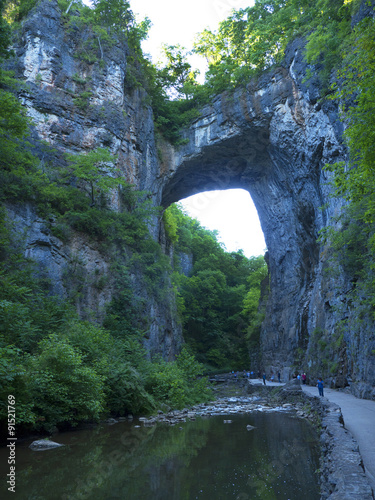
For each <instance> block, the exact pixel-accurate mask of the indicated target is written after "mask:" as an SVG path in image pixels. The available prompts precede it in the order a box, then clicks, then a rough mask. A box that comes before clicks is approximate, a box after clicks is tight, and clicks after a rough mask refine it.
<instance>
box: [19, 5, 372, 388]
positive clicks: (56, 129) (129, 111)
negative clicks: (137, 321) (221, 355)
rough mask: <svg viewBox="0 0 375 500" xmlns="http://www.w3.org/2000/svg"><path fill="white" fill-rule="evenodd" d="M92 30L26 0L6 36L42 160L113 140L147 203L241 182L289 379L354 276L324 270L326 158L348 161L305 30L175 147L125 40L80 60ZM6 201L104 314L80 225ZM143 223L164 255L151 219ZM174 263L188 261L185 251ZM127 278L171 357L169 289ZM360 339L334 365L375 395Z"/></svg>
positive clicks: (271, 357) (95, 259) (150, 345)
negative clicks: (132, 73)
mask: <svg viewBox="0 0 375 500" xmlns="http://www.w3.org/2000/svg"><path fill="white" fill-rule="evenodd" d="M90 36H91V35H90V33H86V32H84V33H83V32H81V31H80V30H79V29H78V28H77V29H73V30H72V31H71V32H70V33H69V36H68V35H67V33H66V31H65V29H64V25H63V21H62V18H61V12H60V10H59V8H58V4H57V1H56V0H52V1H43V2H41V3H40V4H39V5H38V6H37V7H36V8H35V9H33V11H32V12H31V15H30V16H29V18H28V19H27V20H26V22H25V23H24V25H23V27H22V28H21V29H20V37H19V39H18V41H17V42H15V46H14V49H15V53H16V58H15V60H14V61H13V63H12V64H13V67H14V69H15V70H16V74H17V76H19V77H21V78H23V79H24V80H25V81H26V82H27V87H26V86H25V88H24V89H23V91H22V92H21V95H20V97H21V99H22V101H23V103H24V105H25V107H26V108H27V111H28V114H29V115H30V116H31V117H32V118H33V119H34V123H35V130H34V135H35V136H38V137H39V138H42V139H45V140H46V141H47V142H48V143H50V144H51V145H52V146H53V147H54V148H55V150H54V151H49V152H48V153H46V154H47V156H48V157H49V160H51V161H53V163H54V165H56V166H58V167H60V168H64V165H65V162H64V158H63V153H64V152H81V151H85V150H86V149H89V148H92V147H97V146H106V147H109V148H110V149H111V151H112V152H113V153H117V154H118V155H119V161H118V166H119V167H120V169H121V171H122V173H123V175H124V177H125V178H126V179H127V180H128V181H129V182H131V183H133V184H134V185H135V187H136V188H138V189H141V190H145V191H148V192H149V193H150V196H151V197H152V199H153V202H154V203H155V205H159V204H162V205H163V206H167V205H169V204H170V203H172V202H174V201H178V200H179V199H181V198H183V197H186V196H189V195H191V194H194V193H197V192H201V191H203V190H212V189H228V188H233V187H241V188H244V189H246V190H248V191H249V193H250V194H251V196H252V198H253V200H254V203H255V205H256V207H257V210H258V214H259V218H260V221H261V225H262V228H263V232H264V235H265V240H266V243H267V247H268V265H269V278H270V292H269V297H268V302H267V310H266V317H265V321H264V323H263V326H262V351H263V364H264V368H265V369H266V370H267V372H271V371H273V372H274V373H277V371H279V370H280V371H281V373H282V378H283V380H285V379H287V376H288V374H289V373H290V371H291V366H292V365H293V364H294V363H295V361H296V355H297V354H298V355H299V357H300V359H303V361H304V363H306V364H307V363H313V362H315V361H317V360H316V359H314V356H316V353H314V352H313V351H312V350H309V346H310V345H311V339H312V336H313V333H314V331H317V330H321V331H324V332H327V335H328V337H332V336H333V335H334V334H335V332H336V329H337V324H338V322H339V321H340V320H342V319H344V318H345V315H346V314H347V315H350V311H349V309H348V311H347V312H343V313H338V312H337V305H340V304H345V303H346V301H347V293H348V291H349V290H350V285H348V283H347V282H346V278H345V276H339V277H333V276H329V275H327V273H325V272H324V271H325V270H326V268H327V267H328V257H329V252H328V249H327V248H325V247H324V246H322V245H321V244H320V243H318V242H317V238H318V235H319V231H320V230H321V229H323V228H324V227H326V226H327V224H329V223H330V222H332V221H333V220H334V217H335V215H337V213H338V211H339V210H340V207H341V202H340V200H333V199H332V198H331V197H330V194H331V191H330V189H331V188H330V186H329V181H330V175H331V174H330V173H328V172H326V171H325V170H323V167H324V166H325V164H327V163H333V162H335V161H339V160H345V159H346V151H345V149H344V147H343V145H342V132H343V125H342V123H341V122H340V120H339V117H338V110H337V107H336V106H335V104H334V103H333V102H323V103H322V102H321V101H320V86H319V80H318V78H316V77H313V78H311V79H310V80H309V81H308V82H305V81H304V78H305V75H306V69H307V66H306V63H305V61H304V59H303V41H302V40H296V41H295V42H293V44H291V45H290V47H289V48H288V50H287V53H286V57H285V60H284V63H283V65H282V66H281V67H279V68H277V69H275V70H272V71H269V72H267V73H265V74H264V75H263V76H262V77H261V78H259V79H258V80H256V81H251V82H249V83H248V85H247V86H246V87H245V88H241V89H238V90H236V91H235V92H234V93H233V94H229V93H223V94H221V95H219V96H217V97H216V98H215V99H213V101H212V103H211V104H210V105H209V106H206V107H205V108H204V109H202V110H201V115H200V117H199V118H198V119H196V120H195V121H194V123H192V124H191V126H190V127H189V128H188V129H186V130H185V132H184V137H185V138H186V139H188V142H187V144H186V145H184V146H182V147H180V148H173V147H172V146H170V145H168V144H165V143H162V142H161V141H160V142H159V144H158V146H157V145H156V141H155V134H154V125H153V120H152V110H151V108H150V106H149V105H147V104H146V97H147V96H146V95H145V92H144V91H143V90H141V89H136V90H132V91H129V90H127V89H126V85H125V83H126V82H125V76H126V70H127V61H126V51H127V48H126V47H125V46H121V44H117V45H116V44H115V45H114V46H112V47H103V48H102V49H103V53H101V52H100V50H99V47H98V49H97V50H98V52H97V61H96V62H93V63H88V62H87V61H84V60H82V58H80V57H79V51H80V47H81V45H82V40H83V38H84V37H86V39H87V37H90ZM77 56H78V57H77ZM100 62H101V63H102V64H100ZM103 63H104V64H103ZM312 70H313V72H314V70H315V68H312ZM83 91H91V92H92V94H91V97H90V98H89V99H88V102H87V104H88V106H87V107H82V106H81V107H80V106H78V105H77V99H78V98H79V97H80V95H81V93H82V92H83ZM118 204H119V200H118V199H117V198H116V196H115V195H114V196H113V198H112V199H111V206H112V208H113V209H114V210H116V209H117V208H118ZM12 210H13V212H14V213H15V217H16V218H17V220H18V221H21V220H24V223H25V227H26V228H27V252H28V255H29V256H31V257H33V258H34V259H35V260H37V262H38V265H39V266H40V268H41V269H42V270H43V271H44V272H46V273H47V274H48V276H50V277H53V278H54V287H55V291H56V292H58V293H60V294H62V295H64V293H67V289H66V286H65V285H64V282H63V279H62V276H63V273H64V270H66V266H67V262H71V261H72V258H73V256H74V259H75V262H82V263H83V265H82V266H81V268H80V269H81V271H82V272H83V275H84V276H85V278H84V280H85V281H84V293H83V299H82V302H81V303H79V304H78V309H79V310H80V312H81V314H82V313H83V311H84V310H85V309H86V308H93V310H94V311H95V313H96V315H97V317H100V316H101V314H102V313H101V312H100V311H102V309H103V307H104V306H105V304H106V303H108V301H109V300H110V298H111V296H112V295H111V294H112V293H113V290H112V288H111V283H110V281H109V282H108V285H106V286H105V287H104V288H103V289H102V290H100V291H97V290H95V289H94V288H95V284H94V283H90V277H91V278H92V272H93V271H94V272H95V270H99V273H101V274H103V276H107V274H108V273H107V270H108V262H107V261H106V258H105V257H104V256H103V255H100V252H98V249H96V248H92V247H90V245H89V244H88V242H86V241H84V240H83V239H82V238H81V237H78V236H77V237H75V238H74V239H73V243H72V244H71V245H70V246H69V248H68V247H66V246H64V245H63V244H62V243H61V242H59V241H58V240H57V239H56V238H53V237H52V236H51V235H48V234H46V231H45V229H44V223H43V221H41V220H39V219H37V218H36V217H35V215H32V216H31V215H30V213H29V215H27V216H26V215H21V214H20V209H16V208H12ZM22 210H24V211H25V210H26V211H29V212H30V210H31V209H29V208H24V209H22ZM16 212H18V215H17V213H16ZM30 217H31V219H33V221H31V219H30ZM150 230H151V232H152V234H153V236H154V237H155V239H158V240H159V241H160V242H161V244H162V246H163V248H164V249H165V251H166V253H167V254H169V255H172V253H171V252H173V250H171V249H170V248H168V244H167V242H166V241H165V234H164V231H163V228H162V227H161V225H160V224H159V221H156V220H155V224H154V225H153V226H152V227H151V228H150ZM184 267H185V269H186V271H184V272H186V273H188V272H189V267H190V262H188V258H186V257H184ZM131 279H132V286H133V288H134V291H135V293H136V295H137V296H138V297H139V298H140V299H141V300H143V301H144V304H145V307H144V315H145V316H146V317H148V318H149V319H150V321H149V325H148V327H147V328H146V330H147V333H146V337H145V345H146V347H147V349H149V351H150V352H161V353H162V354H163V355H164V356H165V357H166V358H172V357H173V355H174V353H175V352H177V350H178V347H179V345H180V344H181V340H182V339H181V327H180V325H179V324H178V323H177V320H176V308H175V306H174V304H173V300H172V295H171V296H170V297H167V298H166V299H165V300H164V301H160V300H157V299H156V298H155V297H150V296H149V294H148V293H147V291H146V290H145V287H144V286H142V280H141V277H140V276H139V275H136V274H134V275H133V276H132V277H131ZM368 339H369V332H368V331H367V330H366V328H365V327H363V331H362V332H361V334H360V335H359V336H357V337H356V338H354V336H352V335H351V333H350V332H348V333H347V334H346V337H345V342H346V345H347V349H346V352H345V353H344V354H345V355H343V357H342V359H343V361H342V363H343V368H342V373H341V374H340V375H343V377H344V376H347V377H349V376H351V377H352V379H351V382H352V385H353V387H354V390H356V391H357V393H358V394H359V393H360V394H361V395H365V396H366V397H374V396H373V389H372V387H373V386H374V385H375V356H372V357H371V356H367V353H368V352H370V351H371V342H370V343H369V341H368ZM301 353H302V354H301ZM318 361H319V360H318ZM344 365H345V366H344ZM301 368H302V367H301ZM304 369H307V367H304ZM351 370H352V373H350V371H351ZM314 376H315V375H314ZM349 378H350V377H349Z"/></svg>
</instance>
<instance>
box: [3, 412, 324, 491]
mask: <svg viewBox="0 0 375 500" xmlns="http://www.w3.org/2000/svg"><path fill="white" fill-rule="evenodd" d="M248 426H251V427H248ZM52 440H54V441H56V442H59V443H61V444H64V446H63V447H61V448H57V449H53V450H46V451H32V450H31V449H30V448H29V447H28V446H29V444H30V443H31V441H24V442H20V443H19V444H18V445H17V447H16V493H15V494H14V495H13V496H12V498H16V499H22V500H28V499H30V500H31V499H33V500H34V499H35V500H36V499H37V500H58V499H61V500H67V499H71V500H76V499H93V500H94V499H95V500H115V499H119V500H120V499H121V500H124V499H126V500H191V499H201V500H212V499H215V500H216V499H223V500H224V499H232V498H233V499H238V500H247V499H249V500H250V499H251V500H258V499H259V500H278V499H289V500H300V499H301V498H303V499H304V500H317V499H319V497H320V495H319V484H318V476H317V474H315V471H316V470H317V469H318V467H319V442H318V436H317V434H316V433H315V431H314V429H313V428H312V426H311V425H310V424H308V423H307V422H306V421H304V420H302V419H299V418H296V416H295V414H293V413H292V412H290V411H289V412H287V411H284V412H283V411H280V412H278V411H276V412H275V411H272V412H267V411H253V412H250V413H247V414H233V413H232V414H227V415H225V414H217V415H214V416H210V417H208V416H207V415H202V416H198V417H197V418H196V419H195V420H189V419H187V421H186V422H183V421H182V422H179V423H177V424H176V425H173V426H171V425H167V424H165V423H160V422H159V423H157V424H156V425H152V426H147V425H145V423H144V422H142V421H138V420H137V419H134V420H133V421H130V422H129V421H125V422H119V423H117V424H115V425H108V424H107V425H100V426H97V427H94V428H92V429H86V430H79V431H73V432H65V433H60V434H56V435H54V436H53V437H52ZM7 455H8V451H7V449H6V448H1V449H0V464H1V465H0V467H1V477H2V484H1V485H0V496H1V498H10V496H9V495H10V493H8V492H7V491H6V484H5V480H4V478H5V477H6V474H7V472H9V470H8V469H9V466H8V465H7ZM7 493H8V494H7Z"/></svg>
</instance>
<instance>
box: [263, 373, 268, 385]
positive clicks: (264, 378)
mask: <svg viewBox="0 0 375 500" xmlns="http://www.w3.org/2000/svg"><path fill="white" fill-rule="evenodd" d="M262 378H263V384H264V385H267V384H266V374H265V373H263V377H262Z"/></svg>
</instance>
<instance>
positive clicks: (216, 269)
mask: <svg viewBox="0 0 375 500" xmlns="http://www.w3.org/2000/svg"><path fill="white" fill-rule="evenodd" d="M165 220H166V221H167V222H168V226H167V227H169V230H168V231H169V233H171V229H170V228H171V227H172V228H173V233H172V236H173V239H174V241H175V250H176V253H177V255H178V254H179V253H185V254H190V255H191V256H192V260H193V269H192V271H191V274H190V275H189V276H185V275H183V274H178V273H176V274H175V275H174V276H175V277H174V279H175V284H176V287H177V290H178V294H179V298H180V302H179V309H180V312H181V317H182V323H183V327H184V338H185V340H186V342H187V344H188V345H189V346H190V348H191V349H192V352H194V354H195V355H196V356H197V359H198V360H199V361H200V362H202V363H204V364H206V365H208V367H210V368H211V369H212V368H213V369H214V370H218V369H220V370H224V369H238V368H239V367H241V366H242V367H248V364H249V352H248V347H249V346H248V342H247V337H249V336H248V335H247V330H248V329H250V328H251V325H253V323H254V322H256V324H257V325H258V326H259V318H258V304H259V298H260V283H261V282H262V280H263V279H264V277H265V276H266V275H267V271H266V270H267V266H266V264H265V261H264V259H263V257H256V258H255V257H254V258H250V259H248V258H246V257H245V256H244V255H243V253H242V252H241V251H240V252H231V253H228V252H226V251H225V249H224V248H223V247H222V246H221V245H220V244H219V242H218V241H217V235H216V233H215V232H212V231H208V230H207V229H204V228H202V227H201V226H200V224H199V223H198V222H197V221H196V220H195V219H192V218H190V217H189V216H187V215H186V214H184V213H183V211H182V210H181V209H180V208H179V206H178V205H172V206H171V207H169V208H168V209H167V210H166V213H165ZM175 267H176V269H177V270H178V262H176V264H175ZM258 342H259V336H258ZM252 347H253V348H255V347H257V346H255V345H252Z"/></svg>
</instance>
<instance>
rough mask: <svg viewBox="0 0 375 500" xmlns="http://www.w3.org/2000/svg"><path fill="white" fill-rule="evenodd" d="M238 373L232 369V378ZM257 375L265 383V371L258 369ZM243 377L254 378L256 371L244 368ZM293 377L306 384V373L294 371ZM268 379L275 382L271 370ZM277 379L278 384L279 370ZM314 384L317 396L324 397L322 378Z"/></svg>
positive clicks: (279, 379) (236, 376)
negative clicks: (317, 390)
mask: <svg viewBox="0 0 375 500" xmlns="http://www.w3.org/2000/svg"><path fill="white" fill-rule="evenodd" d="M238 375H239V373H238V372H234V371H232V376H234V378H238ZM257 375H258V378H262V380H263V384H264V385H267V384H266V380H267V376H266V372H263V374H262V373H261V372H260V371H259V372H258V374H257ZM243 377H244V378H255V377H256V373H255V372H253V371H250V370H244V371H243ZM293 378H294V379H297V380H301V381H302V384H303V385H306V382H307V375H306V373H305V372H303V373H294V374H293ZM270 381H271V382H275V375H274V373H273V372H271V376H270ZM277 381H278V382H279V384H280V383H281V373H280V371H278V372H277ZM316 386H317V388H318V389H319V396H322V397H324V382H323V380H322V378H321V377H319V378H318V381H317V384H316Z"/></svg>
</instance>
